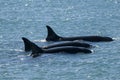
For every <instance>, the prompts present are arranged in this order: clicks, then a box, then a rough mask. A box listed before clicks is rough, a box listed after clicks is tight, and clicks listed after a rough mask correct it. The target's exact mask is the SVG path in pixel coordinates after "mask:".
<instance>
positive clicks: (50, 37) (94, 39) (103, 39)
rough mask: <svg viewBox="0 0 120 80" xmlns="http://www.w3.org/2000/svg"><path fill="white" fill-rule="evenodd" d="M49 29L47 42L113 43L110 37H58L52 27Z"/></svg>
mask: <svg viewBox="0 0 120 80" xmlns="http://www.w3.org/2000/svg"><path fill="white" fill-rule="evenodd" d="M46 27H47V31H48V34H47V37H46V41H73V40H83V41H89V42H109V41H113V39H112V38H110V37H103V36H77V37H61V36H59V35H57V34H56V33H55V32H54V31H53V29H52V28H51V27H50V26H48V25H47V26H46Z"/></svg>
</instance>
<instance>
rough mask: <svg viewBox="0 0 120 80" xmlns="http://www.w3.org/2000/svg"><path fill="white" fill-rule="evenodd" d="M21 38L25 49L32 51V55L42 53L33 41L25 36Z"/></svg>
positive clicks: (35, 55)
mask: <svg viewBox="0 0 120 80" xmlns="http://www.w3.org/2000/svg"><path fill="white" fill-rule="evenodd" d="M22 40H23V42H24V45H25V51H32V54H31V56H32V57H37V56H39V55H41V54H40V53H43V50H42V48H40V47H38V46H37V45H36V44H35V43H33V42H31V41H30V40H28V39H27V38H25V37H22Z"/></svg>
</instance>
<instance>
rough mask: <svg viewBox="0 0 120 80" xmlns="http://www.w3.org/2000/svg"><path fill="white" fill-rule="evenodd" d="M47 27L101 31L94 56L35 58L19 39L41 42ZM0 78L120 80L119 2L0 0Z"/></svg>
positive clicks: (62, 31)
mask: <svg viewBox="0 0 120 80" xmlns="http://www.w3.org/2000/svg"><path fill="white" fill-rule="evenodd" d="M46 25H49V26H51V27H52V28H53V29H54V30H55V32H56V33H57V34H59V35H61V36H66V37H67V36H88V35H100V36H109V37H112V38H114V41H113V42H100V43H90V44H92V45H94V46H96V48H93V49H92V50H93V53H92V54H87V55H86V54H80V53H78V54H75V55H73V54H72V55H71V54H65V53H60V54H57V53H56V54H44V55H42V56H39V57H37V58H32V57H30V56H29V54H30V52H29V53H26V52H24V45H23V41H22V39H21V37H26V38H28V39H30V40H31V41H33V42H35V43H36V44H37V45H39V46H45V45H48V44H51V43H54V42H50V43H49V42H45V41H44V39H45V38H46V36H47V29H46V27H45V26H46ZM0 80H120V1H119V0H0Z"/></svg>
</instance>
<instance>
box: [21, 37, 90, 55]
mask: <svg viewBox="0 0 120 80" xmlns="http://www.w3.org/2000/svg"><path fill="white" fill-rule="evenodd" d="M22 40H23V41H24V44H25V46H26V45H27V48H28V49H27V48H25V51H29V50H31V51H32V53H31V56H32V57H37V56H40V55H42V54H53V53H58V52H65V53H69V54H76V53H85V54H87V53H92V51H91V50H89V49H86V48H81V47H75V46H61V47H53V48H49V49H44V48H41V47H39V46H37V45H36V44H35V43H33V42H31V41H30V40H28V39H27V38H24V37H23V38H22ZM25 42H27V44H26V43H25Z"/></svg>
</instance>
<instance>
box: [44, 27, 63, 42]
mask: <svg viewBox="0 0 120 80" xmlns="http://www.w3.org/2000/svg"><path fill="white" fill-rule="evenodd" d="M46 27H47V31H48V34H47V38H46V40H47V41H58V40H59V39H60V38H61V37H60V36H58V35H57V34H56V33H55V32H54V31H53V29H52V28H51V27H50V26H48V25H47V26H46Z"/></svg>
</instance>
